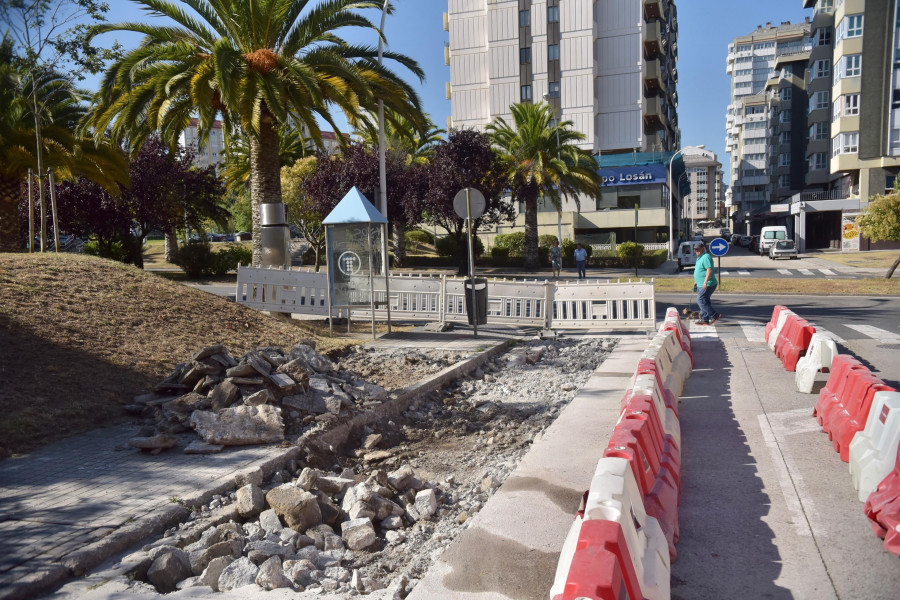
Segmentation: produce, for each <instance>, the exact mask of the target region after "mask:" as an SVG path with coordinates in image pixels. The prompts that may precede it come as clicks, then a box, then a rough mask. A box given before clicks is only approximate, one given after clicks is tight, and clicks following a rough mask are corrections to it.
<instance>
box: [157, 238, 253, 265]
mask: <svg viewBox="0 0 900 600" xmlns="http://www.w3.org/2000/svg"><path fill="white" fill-rule="evenodd" d="M233 243H234V242H210V244H209V245H210V247H211V248H212V250H213V252H218V251H219V250H221V249H222V248H225V247H227V246H229V245H230V244H233ZM237 243H238V244H241V245H242V246H246V247H247V248H250V246H251V242H237ZM144 268H146V269H179V268H180V267H179V266H178V265H174V264H172V263H170V262H166V241H165V240H147V241H146V242H144Z"/></svg>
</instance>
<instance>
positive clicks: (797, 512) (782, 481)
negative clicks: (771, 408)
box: [756, 409, 818, 537]
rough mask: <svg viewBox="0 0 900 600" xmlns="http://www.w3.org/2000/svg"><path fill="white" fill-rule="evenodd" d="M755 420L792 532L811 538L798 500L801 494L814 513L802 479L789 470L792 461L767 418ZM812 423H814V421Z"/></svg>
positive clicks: (792, 470)
mask: <svg viewBox="0 0 900 600" xmlns="http://www.w3.org/2000/svg"><path fill="white" fill-rule="evenodd" d="M804 410H805V411H807V412H808V411H809V409H804ZM789 412H793V411H789ZM771 417H772V418H773V419H778V415H776V414H773V415H771ZM756 418H757V420H759V428H760V430H762V435H763V442H764V443H765V445H766V447H767V448H768V449H769V454H770V455H771V457H772V466H773V467H774V468H775V473H776V474H777V476H778V485H779V487H780V488H781V495H782V496H784V502H785V504H786V505H787V509H788V512H790V513H791V515H792V519H791V521H793V524H794V531H795V532H796V533H797V535H800V536H803V537H812V529H811V528H810V524H809V521H808V520H807V515H806V513H805V512H804V510H803V501H802V500H801V498H800V494H801V493H802V494H803V496H804V497H805V498H806V501H807V503H808V504H809V507H810V508H809V510H810V513H812V512H814V511H815V509H814V508H812V501H811V500H810V499H809V495H808V494H807V493H806V485H805V484H803V478H802V477H801V476H800V474H799V471H797V469H796V468H793V469H792V468H791V467H792V466H793V462H794V461H793V459H791V458H790V457H789V456H788V455H787V454H786V449H785V448H782V447H781V445H780V444H779V443H778V438H777V437H776V435H775V431H773V428H772V427H771V426H770V425H769V418H768V416H767V415H764V414H763V415H757V417H756ZM813 422H814V423H815V421H813ZM779 429H781V427H779ZM792 472H793V474H794V476H793V477H792V476H791V475H792ZM817 533H818V532H817Z"/></svg>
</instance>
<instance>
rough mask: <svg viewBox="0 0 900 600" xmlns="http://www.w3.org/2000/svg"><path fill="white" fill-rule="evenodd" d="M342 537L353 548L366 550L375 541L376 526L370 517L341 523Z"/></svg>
mask: <svg viewBox="0 0 900 600" xmlns="http://www.w3.org/2000/svg"><path fill="white" fill-rule="evenodd" d="M341 539H343V540H344V543H346V544H347V547H348V548H350V549H351V550H364V549H366V548H368V547H369V546H371V545H372V544H374V543H375V528H374V527H373V526H372V521H371V520H370V519H368V518H361V519H352V520H350V521H345V522H343V523H341Z"/></svg>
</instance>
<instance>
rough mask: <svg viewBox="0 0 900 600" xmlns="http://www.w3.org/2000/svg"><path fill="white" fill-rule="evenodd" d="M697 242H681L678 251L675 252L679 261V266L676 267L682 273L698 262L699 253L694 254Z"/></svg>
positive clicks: (676, 270)
mask: <svg viewBox="0 0 900 600" xmlns="http://www.w3.org/2000/svg"><path fill="white" fill-rule="evenodd" d="M695 243H696V242H681V244H680V245H679V246H678V252H676V253H675V260H677V261H678V266H677V267H675V272H676V273H680V272H681V271H683V270H684V269H685V268H687V267H693V266H694V265H695V264H697V255H696V254H694V244H695Z"/></svg>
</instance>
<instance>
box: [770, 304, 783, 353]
mask: <svg viewBox="0 0 900 600" xmlns="http://www.w3.org/2000/svg"><path fill="white" fill-rule="evenodd" d="M787 309H788V307H787V306H781V305H778V306H776V307H775V308H774V309H773V310H772V317H771V318H770V319H769V322H768V323H766V343H768V341H769V334H771V333H772V330H773V329H775V327H776V325H777V324H778V316H779V315H780V314H781V311H783V310H787ZM776 335H777V334H776ZM770 347H771V346H770Z"/></svg>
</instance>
